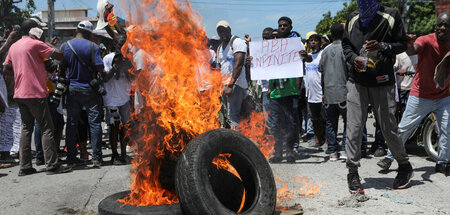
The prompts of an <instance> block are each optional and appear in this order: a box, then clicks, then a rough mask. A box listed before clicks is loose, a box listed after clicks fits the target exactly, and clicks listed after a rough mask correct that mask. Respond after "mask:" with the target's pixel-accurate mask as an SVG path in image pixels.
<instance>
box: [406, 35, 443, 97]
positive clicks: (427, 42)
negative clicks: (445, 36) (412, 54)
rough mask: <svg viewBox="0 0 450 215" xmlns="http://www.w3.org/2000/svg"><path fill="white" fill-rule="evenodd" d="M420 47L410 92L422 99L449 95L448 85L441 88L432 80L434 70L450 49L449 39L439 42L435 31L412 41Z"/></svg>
mask: <svg viewBox="0 0 450 215" xmlns="http://www.w3.org/2000/svg"><path fill="white" fill-rule="evenodd" d="M414 43H416V44H417V45H419V46H420V47H421V49H420V52H419V53H418V54H417V56H418V63H417V67H416V74H415V76H414V79H413V83H412V87H411V92H410V94H411V95H413V96H416V97H419V98H423V99H441V98H445V97H447V96H450V92H449V89H448V86H447V87H446V88H445V89H441V88H439V87H437V86H436V82H434V80H433V78H434V70H435V69H436V66H437V65H438V64H439V62H441V60H442V59H443V58H444V56H445V54H447V52H448V51H450V41H449V42H445V43H444V42H441V41H438V40H437V38H436V34H435V33H431V34H428V35H425V36H421V37H419V38H417V40H416V41H415V42H414Z"/></svg>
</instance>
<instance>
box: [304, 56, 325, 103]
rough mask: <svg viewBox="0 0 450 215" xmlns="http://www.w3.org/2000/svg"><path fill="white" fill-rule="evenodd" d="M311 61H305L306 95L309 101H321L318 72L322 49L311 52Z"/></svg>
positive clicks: (320, 76)
mask: <svg viewBox="0 0 450 215" xmlns="http://www.w3.org/2000/svg"><path fill="white" fill-rule="evenodd" d="M311 55H312V58H313V61H312V62H310V63H306V64H305V65H306V73H305V77H304V79H303V80H305V88H306V96H307V97H308V102H309V103H322V84H321V81H322V73H320V72H319V62H320V58H321V56H322V51H319V52H317V53H315V54H311Z"/></svg>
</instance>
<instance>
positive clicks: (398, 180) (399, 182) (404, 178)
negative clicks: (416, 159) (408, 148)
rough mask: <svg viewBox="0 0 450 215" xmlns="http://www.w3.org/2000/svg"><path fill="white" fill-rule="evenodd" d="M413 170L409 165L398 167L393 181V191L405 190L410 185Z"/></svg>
mask: <svg viewBox="0 0 450 215" xmlns="http://www.w3.org/2000/svg"><path fill="white" fill-rule="evenodd" d="M413 175H414V173H413V169H412V166H411V163H409V162H408V163H407V164H402V165H399V166H398V173H397V176H396V177H395V179H394V189H405V188H407V187H408V185H409V184H411V179H412V177H413Z"/></svg>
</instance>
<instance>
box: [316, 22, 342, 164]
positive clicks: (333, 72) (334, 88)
mask: <svg viewBox="0 0 450 215" xmlns="http://www.w3.org/2000/svg"><path fill="white" fill-rule="evenodd" d="M330 31H331V38H332V39H333V43H332V44H331V45H329V46H328V48H327V49H326V50H323V51H322V58H321V61H320V65H319V71H320V72H321V73H322V79H323V96H324V105H325V113H326V137H327V142H328V149H327V151H329V152H330V161H335V160H337V159H338V158H339V159H344V160H346V159H347V154H346V153H345V137H346V136H345V134H346V133H345V127H346V125H347V107H346V106H347V104H346V100H347V65H346V62H345V56H344V52H343V49H342V36H343V34H344V26H342V24H340V23H335V24H333V25H332V26H331V29H330ZM339 115H341V116H342V119H343V120H344V135H343V139H342V146H341V147H339V143H338V140H337V131H338V121H339ZM338 152H339V154H338Z"/></svg>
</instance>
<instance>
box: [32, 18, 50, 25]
mask: <svg viewBox="0 0 450 215" xmlns="http://www.w3.org/2000/svg"><path fill="white" fill-rule="evenodd" d="M30 20H33V21H35V22H36V23H37V24H38V25H39V27H45V26H47V24H45V22H41V21H40V20H39V19H37V18H35V17H33V18H30Z"/></svg>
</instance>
